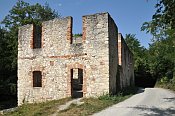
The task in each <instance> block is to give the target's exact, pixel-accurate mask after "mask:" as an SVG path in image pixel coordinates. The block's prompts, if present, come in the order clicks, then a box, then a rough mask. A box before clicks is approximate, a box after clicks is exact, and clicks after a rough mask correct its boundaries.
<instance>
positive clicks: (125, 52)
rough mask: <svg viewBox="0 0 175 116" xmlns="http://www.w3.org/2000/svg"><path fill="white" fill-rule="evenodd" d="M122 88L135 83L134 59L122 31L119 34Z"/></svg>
mask: <svg viewBox="0 0 175 116" xmlns="http://www.w3.org/2000/svg"><path fill="white" fill-rule="evenodd" d="M118 56H119V60H118V61H119V70H120V88H121V89H122V88H125V87H128V86H132V85H134V59H133V54H132V52H131V51H130V50H129V48H128V46H127V44H126V42H125V40H124V38H123V36H122V34H121V33H119V34H118Z"/></svg>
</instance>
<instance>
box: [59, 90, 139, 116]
mask: <svg viewBox="0 0 175 116" xmlns="http://www.w3.org/2000/svg"><path fill="white" fill-rule="evenodd" d="M126 90H128V91H126ZM136 91H137V89H136V88H131V87H130V88H126V89H124V90H123V91H122V92H120V93H119V94H118V95H114V96H110V95H103V96H100V97H98V98H84V99H83V100H82V102H84V104H82V105H79V106H78V105H76V104H71V106H70V107H69V108H68V109H66V110H63V111H61V112H59V113H58V116H88V115H92V114H93V113H96V112H98V111H101V110H103V109H105V108H107V107H109V106H111V105H114V104H116V103H119V102H121V101H124V100H125V99H127V98H129V97H131V96H132V95H133V94H135V93H136Z"/></svg>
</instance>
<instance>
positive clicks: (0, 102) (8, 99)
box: [0, 95, 17, 110]
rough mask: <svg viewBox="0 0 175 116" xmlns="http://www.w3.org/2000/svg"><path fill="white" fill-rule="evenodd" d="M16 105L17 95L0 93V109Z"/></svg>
mask: <svg viewBox="0 0 175 116" xmlns="http://www.w3.org/2000/svg"><path fill="white" fill-rule="evenodd" d="M16 106H17V97H16V96H10V95H0V110H4V109H9V108H13V107H16Z"/></svg>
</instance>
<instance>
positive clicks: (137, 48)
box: [125, 34, 147, 71]
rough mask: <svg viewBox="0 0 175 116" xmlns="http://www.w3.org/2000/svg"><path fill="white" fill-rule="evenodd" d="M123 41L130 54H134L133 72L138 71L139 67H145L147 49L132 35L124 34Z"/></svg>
mask: <svg viewBox="0 0 175 116" xmlns="http://www.w3.org/2000/svg"><path fill="white" fill-rule="evenodd" d="M125 41H126V43H127V45H128V47H129V49H130V50H131V52H132V53H133V54H134V61H135V63H134V69H135V71H138V70H139V67H141V65H146V61H147V60H146V54H147V49H146V48H144V47H143V46H141V44H140V42H139V40H138V39H137V38H136V37H135V35H134V34H126V37H125ZM142 67H143V66H142Z"/></svg>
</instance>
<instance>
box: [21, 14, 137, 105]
mask: <svg viewBox="0 0 175 116" xmlns="http://www.w3.org/2000/svg"><path fill="white" fill-rule="evenodd" d="M133 84H134V68H133V55H132V53H131V52H130V50H129V49H128V47H127V45H126V43H125V41H124V39H123V37H122V35H121V34H118V29H117V26H116V24H115V22H114V20H113V19H112V18H111V17H110V15H109V14H108V13H97V14H94V15H86V16H83V31H82V37H78V38H75V37H73V34H72V17H66V18H61V19H53V20H50V21H45V22H43V23H42V26H36V25H32V24H28V25H25V26H22V27H20V28H19V37H18V105H21V104H23V103H25V102H28V103H33V102H42V101H47V100H55V99H61V98H65V97H74V98H77V97H97V96H100V95H103V94H108V93H109V94H116V92H117V91H118V90H120V89H122V88H125V87H127V86H131V85H133Z"/></svg>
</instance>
